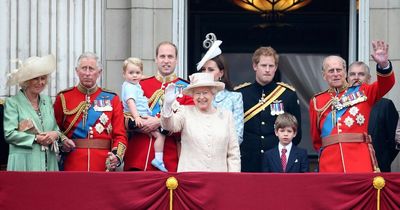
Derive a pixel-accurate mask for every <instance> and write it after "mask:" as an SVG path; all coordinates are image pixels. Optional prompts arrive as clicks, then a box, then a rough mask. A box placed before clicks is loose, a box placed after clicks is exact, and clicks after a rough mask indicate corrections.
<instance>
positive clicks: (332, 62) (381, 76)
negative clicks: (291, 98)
mask: <svg viewBox="0 0 400 210" xmlns="http://www.w3.org/2000/svg"><path fill="white" fill-rule="evenodd" d="M372 45H373V54H372V58H373V59H374V61H375V62H376V63H377V77H378V78H377V82H374V83H372V84H366V83H363V84H358V83H357V84H354V85H349V84H348V83H347V82H346V62H345V60H344V59H343V58H341V57H339V56H328V57H326V58H325V59H324V62H323V78H324V80H325V81H326V82H327V83H328V85H329V89H328V90H326V91H324V92H322V93H318V94H316V95H315V96H314V97H313V98H312V99H311V101H310V123H311V126H310V127H311V136H312V140H313V145H314V148H315V149H316V150H318V151H319V154H320V157H319V170H320V172H345V173H346V172H372V171H379V168H378V166H377V163H376V158H375V154H374V150H373V147H372V144H371V138H370V136H369V135H368V133H367V132H368V120H369V114H370V111H371V108H372V106H373V105H374V104H375V103H376V102H377V101H378V100H379V99H381V98H382V97H383V96H384V95H385V94H386V93H387V92H388V91H389V90H390V89H391V88H392V87H393V85H394V83H395V78H394V73H393V71H392V64H391V63H390V61H389V60H388V45H387V44H385V43H384V42H382V41H378V42H373V43H372Z"/></svg>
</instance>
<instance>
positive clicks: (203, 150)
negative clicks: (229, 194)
mask: <svg viewBox="0 0 400 210" xmlns="http://www.w3.org/2000/svg"><path fill="white" fill-rule="evenodd" d="M190 81H191V82H190V85H188V86H187V88H186V89H184V90H183V93H184V94H187V95H190V96H192V97H193V101H194V104H195V105H191V106H180V105H179V104H178V103H177V102H176V100H175V99H176V97H177V93H175V86H174V85H173V84H170V85H169V86H168V87H167V88H166V89H165V95H164V104H163V108H162V111H161V126H162V127H163V128H164V129H166V130H169V131H173V132H181V144H182V146H181V152H180V157H179V162H178V172H184V171H209V172H240V150H239V143H238V140H237V135H236V131H235V125H234V120H233V117H232V113H231V112H230V111H227V110H225V109H219V108H215V107H214V106H213V105H212V101H213V100H214V97H215V95H216V94H217V92H218V91H221V90H223V89H224V87H225V85H224V83H222V82H216V81H214V78H213V75H212V74H209V73H195V74H193V75H192V76H190Z"/></svg>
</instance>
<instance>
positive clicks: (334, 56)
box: [322, 55, 346, 72]
mask: <svg viewBox="0 0 400 210" xmlns="http://www.w3.org/2000/svg"><path fill="white" fill-rule="evenodd" d="M331 59H337V60H339V61H340V62H341V63H342V67H343V70H344V71H345V72H346V61H345V60H344V59H343V58H342V57H340V56H337V55H330V56H328V57H326V58H325V59H324V61H323V62H322V71H325V70H326V69H327V68H328V67H327V66H328V64H327V62H328V60H331Z"/></svg>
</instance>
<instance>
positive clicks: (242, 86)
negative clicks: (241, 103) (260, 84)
mask: <svg viewBox="0 0 400 210" xmlns="http://www.w3.org/2000/svg"><path fill="white" fill-rule="evenodd" d="M249 85H251V82H245V83H242V84H240V85H238V86H235V87H234V88H233V90H239V89H241V88H244V87H247V86H249Z"/></svg>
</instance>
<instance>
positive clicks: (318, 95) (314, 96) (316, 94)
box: [313, 89, 329, 98]
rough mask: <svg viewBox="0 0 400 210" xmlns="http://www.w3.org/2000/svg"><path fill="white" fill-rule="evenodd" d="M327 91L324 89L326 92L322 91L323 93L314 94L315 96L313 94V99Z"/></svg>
mask: <svg viewBox="0 0 400 210" xmlns="http://www.w3.org/2000/svg"><path fill="white" fill-rule="evenodd" d="M328 90H329V89H326V90H324V91H321V92H319V93H316V94H314V96H313V97H314V98H315V97H317V96H319V95H321V94H323V93H325V92H328Z"/></svg>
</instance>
